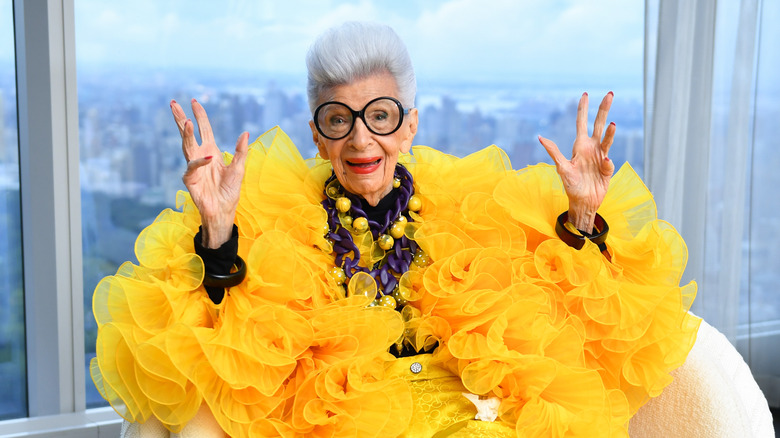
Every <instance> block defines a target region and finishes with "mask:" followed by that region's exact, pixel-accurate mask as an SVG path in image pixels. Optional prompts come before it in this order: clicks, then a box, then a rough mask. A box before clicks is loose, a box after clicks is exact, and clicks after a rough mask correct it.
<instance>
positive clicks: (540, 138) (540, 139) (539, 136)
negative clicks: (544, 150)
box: [536, 135, 542, 143]
mask: <svg viewBox="0 0 780 438" xmlns="http://www.w3.org/2000/svg"><path fill="white" fill-rule="evenodd" d="M536 138H538V139H539V143H541V142H542V136H541V135H537V136H536Z"/></svg>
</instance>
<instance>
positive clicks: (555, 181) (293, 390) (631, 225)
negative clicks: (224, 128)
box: [91, 128, 700, 437]
mask: <svg viewBox="0 0 780 438" xmlns="http://www.w3.org/2000/svg"><path fill="white" fill-rule="evenodd" d="M230 158H231V157H230V155H229V154H225V156H224V159H225V160H226V161H229V160H230ZM400 161H401V163H402V164H404V165H405V166H406V167H407V168H408V169H409V171H410V172H411V173H412V175H413V176H414V185H415V190H416V193H417V195H418V196H419V197H421V198H422V201H423V206H422V209H421V210H420V212H419V215H415V216H414V219H415V221H414V222H410V223H409V225H407V227H406V230H405V231H406V235H407V236H408V237H410V238H413V239H414V240H415V241H416V242H417V244H418V245H419V246H420V248H422V249H423V250H424V251H425V252H426V253H427V255H428V256H429V259H430V263H428V264H425V263H421V264H419V265H418V264H413V265H412V268H411V269H410V271H409V272H407V273H406V274H405V275H404V276H403V277H402V278H401V280H400V286H401V287H402V288H403V289H404V291H405V293H407V294H408V295H410V296H411V298H412V300H411V301H410V305H409V306H407V307H406V308H405V309H404V310H403V311H402V312H397V311H393V310H389V309H385V308H379V307H367V304H368V303H369V301H370V300H371V298H368V297H366V296H365V295H364V294H363V292H365V291H364V290H363V289H365V288H366V287H368V288H370V287H371V285H369V284H365V283H363V282H361V281H356V280H353V281H351V282H350V283H349V288H350V290H349V291H345V290H344V288H343V287H342V286H340V285H339V284H338V283H336V282H335V281H334V280H333V279H332V278H331V276H330V275H329V274H328V271H329V269H330V268H332V267H333V263H334V255H333V254H331V246H330V243H329V242H328V241H327V240H326V239H325V237H324V234H325V232H326V230H327V225H326V213H325V210H324V209H323V208H322V207H321V205H320V201H321V200H322V196H323V195H322V190H323V183H324V181H325V179H326V178H327V177H328V176H329V175H330V173H331V168H330V165H329V163H328V162H327V161H324V160H321V159H311V160H304V159H302V158H301V156H300V154H299V152H298V150H297V149H296V148H295V146H294V145H293V144H292V142H291V141H290V139H289V138H288V137H287V136H286V135H285V134H284V133H283V132H282V131H281V130H280V129H278V128H275V129H273V130H271V131H269V132H267V133H265V134H264V135H263V136H261V137H260V138H259V139H258V140H257V141H256V142H255V143H253V144H252V145H251V148H250V153H249V158H248V161H247V165H246V166H247V171H246V177H245V180H244V183H243V186H242V194H241V201H240V203H239V207H238V212H237V216H236V223H237V224H238V227H239V231H240V233H241V234H240V237H239V255H240V256H241V257H243V258H244V260H246V262H247V266H248V275H247V278H246V280H245V281H244V282H243V283H242V284H241V285H239V286H236V287H233V288H230V289H229V290H228V291H227V293H226V297H225V299H224V300H223V301H222V303H221V304H220V305H215V304H213V303H212V301H211V300H210V299H209V298H208V295H207V294H206V292H205V290H204V288H203V287H202V286H201V283H202V280H203V274H204V267H203V262H202V261H201V259H200V258H199V257H198V256H197V255H196V254H195V253H194V248H193V236H194V235H195V233H196V232H197V230H198V226H199V220H200V219H199V215H198V212H197V210H196V208H195V206H194V204H193V203H192V200H191V199H190V198H189V196H188V194H187V193H184V192H180V193H179V195H178V197H177V209H178V211H173V210H166V211H163V212H162V213H161V214H160V215H159V216H158V217H157V219H156V220H155V222H154V223H153V224H152V225H150V226H149V227H148V228H146V229H145V230H143V231H142V232H141V234H140V235H139V237H138V240H137V241H136V246H135V253H136V256H137V258H138V261H139V264H138V265H134V264H131V263H129V262H128V263H125V264H123V265H122V266H120V267H119V270H118V271H117V273H116V275H113V276H110V277H106V278H105V279H103V280H102V281H101V282H100V283H99V284H98V286H97V288H96V289H95V294H94V298H93V311H94V314H95V318H96V319H97V322H98V324H99V331H98V340H97V357H96V358H95V359H93V361H92V363H91V372H92V378H93V380H94V382H95V385H96V386H97V388H98V389H99V391H100V393H101V394H102V395H103V397H105V398H106V400H108V401H109V402H110V403H111V405H112V406H113V407H114V409H115V410H116V411H117V412H118V413H119V414H120V415H121V416H123V417H124V418H126V419H127V420H129V421H131V422H145V421H146V420H147V419H149V418H150V417H152V416H154V417H157V418H158V419H159V420H160V421H161V422H162V423H163V424H164V425H165V426H166V427H168V428H169V429H170V430H172V431H178V430H180V429H181V428H182V427H183V426H184V425H185V424H186V423H187V422H188V421H189V420H190V419H191V418H192V417H193V416H194V415H195V413H196V412H197V411H198V409H199V407H200V406H201V405H202V404H203V403H205V404H206V405H207V406H208V407H209V409H210V410H211V412H212V413H213V414H214V417H215V418H216V420H217V422H218V423H219V424H220V426H221V427H222V428H223V429H224V431H225V432H226V433H227V434H228V435H230V436H234V437H395V436H404V437H439V436H442V437H443V436H472V437H478V436H485V437H489V436H495V437H505V436H522V437H525V436H529V437H534V436H545V437H547V436H554V437H570V436H571V437H600V436H605V437H606V436H627V431H626V428H627V424H628V420H629V418H630V417H631V415H633V414H634V413H635V412H636V411H637V409H638V408H639V407H640V406H642V404H644V403H645V402H646V401H647V400H648V399H649V398H650V397H654V396H657V395H658V394H660V393H661V391H662V390H663V388H664V387H665V386H666V385H668V384H669V383H670V382H671V380H672V378H671V377H670V375H669V372H670V371H671V370H673V369H674V368H676V367H678V366H679V365H681V364H682V363H683V362H684V361H685V358H686V356H687V354H688V352H689V350H690V349H691V347H692V345H693V343H694V341H695V337H696V332H697V329H698V325H699V322H700V321H699V320H698V319H696V318H694V317H692V316H691V315H690V314H688V313H687V310H688V308H689V307H690V305H691V302H692V301H693V298H694V296H695V293H696V285H695V284H693V283H691V284H688V285H685V286H683V287H680V285H679V282H680V276H681V274H682V272H683V269H684V268H685V263H686V259H687V250H686V247H685V243H684V242H683V240H682V238H681V237H680V236H679V234H678V233H677V232H676V231H675V230H674V229H673V228H672V227H671V226H670V225H669V224H667V223H666V222H662V221H659V220H657V219H656V210H655V204H654V202H653V200H652V197H651V195H650V193H649V192H648V190H647V188H646V187H645V186H644V185H643V184H642V182H641V181H640V179H639V178H638V177H637V175H636V174H635V173H634V172H633V171H632V169H631V168H630V167H629V166H624V167H623V168H622V169H621V170H620V171H619V172H618V173H617V174H616V175H615V176H614V177H613V179H612V183H611V185H610V190H609V192H608V194H607V196H606V198H605V199H604V203H603V205H602V207H601V209H600V210H599V212H600V214H601V215H602V216H603V217H604V218H605V219H606V221H607V222H608V223H609V226H610V232H609V237H608V239H607V245H608V248H609V252H610V253H611V261H610V260H608V259H607V258H606V257H604V255H602V254H601V253H600V252H599V250H598V248H597V247H596V246H595V245H593V244H592V243H590V242H587V243H586V244H585V246H584V247H583V248H582V249H581V250H574V249H572V248H570V247H569V246H567V245H566V244H565V243H563V242H562V241H561V240H560V239H559V238H558V237H557V236H556V234H555V230H554V224H555V221H556V218H557V216H558V215H559V214H560V213H561V212H563V211H565V210H566V209H567V208H568V201H567V198H566V195H565V193H564V191H563V189H562V186H561V183H560V179H559V177H558V175H557V174H556V172H555V169H554V168H553V167H551V166H548V165H537V166H531V167H528V168H526V169H523V170H519V171H515V170H512V168H511V166H510V163H509V159H508V158H507V156H506V154H505V153H504V152H503V151H501V149H499V148H497V147H495V146H491V147H489V148H486V149H484V150H482V151H480V152H477V153H474V154H472V155H469V156H468V157H465V158H462V159H459V158H456V157H452V156H449V155H446V154H443V153H441V152H438V151H436V150H434V149H430V148H427V147H415V148H414V149H413V153H412V154H411V155H404V156H402V157H401V158H400ZM358 241H360V239H356V242H358ZM367 252H370V251H364V253H367ZM369 283H372V282H369ZM369 295H370V293H369ZM436 343H438V347H437V348H436V349H435V350H434V352H433V354H423V355H418V356H412V357H405V358H401V359H396V358H395V357H393V356H392V355H390V354H389V353H388V350H389V349H390V348H394V344H397V345H403V344H406V345H410V346H413V347H414V348H417V349H421V348H423V347H426V346H428V347H430V346H432V345H436ZM463 393H467V394H475V395H477V396H479V398H480V399H481V401H482V402H484V404H485V405H491V406H492V407H491V408H485V409H487V410H488V411H490V410H492V412H493V413H494V414H497V418H496V419H495V421H479V420H475V419H474V417H475V415H477V414H478V412H479V413H480V414H482V412H483V409H482V408H480V409H479V410H478V409H477V407H476V406H475V404H474V403H472V402H471V401H469V400H468V399H467V398H466V397H465V396H464V395H463ZM478 404H480V403H478ZM483 418H484V417H483Z"/></svg>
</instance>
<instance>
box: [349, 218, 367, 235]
mask: <svg viewBox="0 0 780 438" xmlns="http://www.w3.org/2000/svg"><path fill="white" fill-rule="evenodd" d="M352 228H354V229H355V232H356V233H358V234H362V233H365V232H366V231H368V219H366V218H364V217H357V218H355V219H353V220H352Z"/></svg>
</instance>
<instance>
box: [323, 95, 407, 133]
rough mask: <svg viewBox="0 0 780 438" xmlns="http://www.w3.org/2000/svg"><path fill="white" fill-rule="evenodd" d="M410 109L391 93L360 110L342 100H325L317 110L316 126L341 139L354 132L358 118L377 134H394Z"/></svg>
mask: <svg viewBox="0 0 780 438" xmlns="http://www.w3.org/2000/svg"><path fill="white" fill-rule="evenodd" d="M409 109H410V108H406V109H404V107H403V105H401V102H399V101H398V100H397V99H394V98H392V97H387V96H385V97H377V98H376V99H374V100H372V101H371V102H368V103H367V104H366V106H364V107H363V109H362V110H360V111H355V110H353V109H352V108H350V107H349V106H347V105H346V104H343V103H341V102H334V101H331V102H325V103H323V104H322V105H320V106H318V107H317V109H316V110H314V126H316V127H317V132H319V133H320V134H321V135H322V136H323V137H325V138H327V139H330V140H340V139H342V138H344V137H346V136H347V135H349V133H350V132H352V128H354V127H355V120H356V119H357V118H360V119H361V120H363V123H364V124H365V125H366V128H368V130H369V131H371V132H373V133H374V134H377V135H390V134H392V133H394V132H395V131H397V130H398V128H400V127H401V123H403V121H404V115H405V114H409Z"/></svg>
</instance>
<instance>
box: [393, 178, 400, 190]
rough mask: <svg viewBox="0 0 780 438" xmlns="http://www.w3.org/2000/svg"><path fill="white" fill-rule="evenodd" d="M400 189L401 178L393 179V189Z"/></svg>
mask: <svg viewBox="0 0 780 438" xmlns="http://www.w3.org/2000/svg"><path fill="white" fill-rule="evenodd" d="M398 187H401V178H393V188H394V189H397V188H398Z"/></svg>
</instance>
